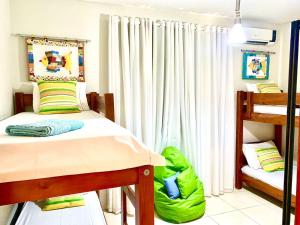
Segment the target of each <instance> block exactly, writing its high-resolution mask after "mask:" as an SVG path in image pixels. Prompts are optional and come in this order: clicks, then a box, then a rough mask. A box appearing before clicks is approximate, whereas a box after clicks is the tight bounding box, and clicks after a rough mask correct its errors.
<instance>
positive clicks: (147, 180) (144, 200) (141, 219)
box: [135, 166, 154, 225]
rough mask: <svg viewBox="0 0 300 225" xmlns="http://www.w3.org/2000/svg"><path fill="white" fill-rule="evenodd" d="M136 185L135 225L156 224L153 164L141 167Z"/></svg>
mask: <svg viewBox="0 0 300 225" xmlns="http://www.w3.org/2000/svg"><path fill="white" fill-rule="evenodd" d="M138 180H139V181H138V184H136V185H135V225H154V183H153V180H154V174H153V166H143V167H140V168H139V177H138Z"/></svg>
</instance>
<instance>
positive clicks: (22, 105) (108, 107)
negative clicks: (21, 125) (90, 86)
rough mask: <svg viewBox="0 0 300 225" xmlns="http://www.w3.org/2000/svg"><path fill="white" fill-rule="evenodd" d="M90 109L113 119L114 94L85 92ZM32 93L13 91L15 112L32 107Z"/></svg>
mask: <svg viewBox="0 0 300 225" xmlns="http://www.w3.org/2000/svg"><path fill="white" fill-rule="evenodd" d="M86 97H87V101H88V104H89V106H90V109H91V110H93V111H95V112H98V113H100V112H102V113H103V114H104V115H105V117H106V118H107V119H109V120H111V121H113V122H114V121H115V110H114V96H113V94H112V93H106V94H104V95H99V94H98V93H97V92H91V93H88V94H86ZM32 102H33V97H32V94H24V93H22V92H16V93H15V114H17V113H21V112H25V111H26V108H28V107H32Z"/></svg>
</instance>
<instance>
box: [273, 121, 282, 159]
mask: <svg viewBox="0 0 300 225" xmlns="http://www.w3.org/2000/svg"><path fill="white" fill-rule="evenodd" d="M274 133H275V134H274V142H275V144H276V146H277V148H278V150H279V152H280V155H283V151H282V126H281V125H275V129H274Z"/></svg>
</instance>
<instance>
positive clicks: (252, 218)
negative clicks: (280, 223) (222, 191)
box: [240, 210, 262, 225]
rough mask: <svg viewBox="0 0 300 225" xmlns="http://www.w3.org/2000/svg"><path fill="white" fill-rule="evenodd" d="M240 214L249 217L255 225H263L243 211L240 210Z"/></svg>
mask: <svg viewBox="0 0 300 225" xmlns="http://www.w3.org/2000/svg"><path fill="white" fill-rule="evenodd" d="M240 212H241V213H242V214H243V215H244V216H246V217H248V218H249V219H250V220H251V221H253V222H254V223H256V224H258V225H262V224H260V223H258V222H257V221H256V220H254V219H253V218H252V217H250V216H248V215H247V214H246V213H244V212H243V211H242V210H240Z"/></svg>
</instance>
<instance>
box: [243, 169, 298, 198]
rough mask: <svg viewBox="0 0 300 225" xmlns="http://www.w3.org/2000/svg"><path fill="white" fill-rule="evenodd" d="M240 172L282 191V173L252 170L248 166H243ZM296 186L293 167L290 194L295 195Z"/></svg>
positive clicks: (295, 175) (295, 173)
mask: <svg viewBox="0 0 300 225" xmlns="http://www.w3.org/2000/svg"><path fill="white" fill-rule="evenodd" d="M242 172H243V173H244V174H246V175H248V176H250V177H253V178H255V179H257V180H260V181H263V182H265V183H267V184H269V185H271V186H272V187H275V188H278V189H280V190H283V184H284V171H275V172H266V171H264V170H263V169H257V170H256V169H253V168H251V167H249V166H244V167H243V168H242ZM296 184H297V166H296V165H295V164H294V166H293V185H292V194H293V195H296Z"/></svg>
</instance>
